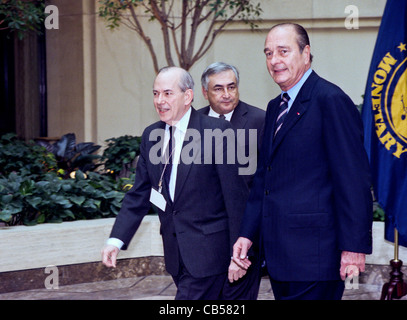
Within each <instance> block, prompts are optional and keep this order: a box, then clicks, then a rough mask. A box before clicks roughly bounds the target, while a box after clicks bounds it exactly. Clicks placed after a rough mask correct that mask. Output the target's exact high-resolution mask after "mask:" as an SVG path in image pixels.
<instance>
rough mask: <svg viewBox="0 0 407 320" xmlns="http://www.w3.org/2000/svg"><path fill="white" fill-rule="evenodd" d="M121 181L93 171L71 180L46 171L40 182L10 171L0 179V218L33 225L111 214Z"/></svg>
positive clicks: (118, 201) (117, 204)
mask: <svg viewBox="0 0 407 320" xmlns="http://www.w3.org/2000/svg"><path fill="white" fill-rule="evenodd" d="M124 183H125V181H121V180H120V181H114V180H113V179H111V178H109V177H107V176H103V175H100V174H98V173H95V172H90V173H89V175H88V177H87V178H86V179H85V175H84V174H83V173H82V172H81V171H77V174H76V175H75V179H62V178H61V177H58V176H57V175H56V174H55V173H47V174H45V175H44V176H43V177H42V179H41V180H40V181H35V180H34V179H33V178H32V177H31V176H23V175H19V174H18V173H15V172H13V173H11V174H10V175H9V176H8V177H5V178H1V179H0V200H1V201H0V220H2V221H4V222H6V223H7V224H8V225H17V224H22V223H23V224H25V225H34V224H38V223H45V222H62V221H72V220H82V219H97V218H107V217H114V216H115V215H117V213H118V212H119V210H120V207H121V201H122V200H123V197H124V194H125V193H124V191H123V184H124Z"/></svg>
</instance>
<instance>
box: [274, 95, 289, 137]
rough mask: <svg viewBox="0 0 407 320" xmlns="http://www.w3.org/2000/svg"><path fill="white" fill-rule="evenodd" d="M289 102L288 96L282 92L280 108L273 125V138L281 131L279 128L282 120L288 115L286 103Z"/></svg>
mask: <svg viewBox="0 0 407 320" xmlns="http://www.w3.org/2000/svg"><path fill="white" fill-rule="evenodd" d="M289 100H290V96H289V95H288V94H287V93H286V92H284V94H283V96H282V97H281V102H280V107H279V111H278V117H277V120H276V124H275V128H276V129H275V131H274V137H275V136H276V134H277V132H278V131H279V130H280V129H281V126H282V125H283V122H284V118H285V117H286V115H287V113H288V101H289Z"/></svg>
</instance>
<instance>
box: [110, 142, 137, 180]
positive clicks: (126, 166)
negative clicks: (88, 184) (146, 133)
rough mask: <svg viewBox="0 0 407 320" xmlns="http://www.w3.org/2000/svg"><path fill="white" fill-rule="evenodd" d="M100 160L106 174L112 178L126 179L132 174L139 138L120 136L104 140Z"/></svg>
mask: <svg viewBox="0 0 407 320" xmlns="http://www.w3.org/2000/svg"><path fill="white" fill-rule="evenodd" d="M106 142H107V148H106V149H105V150H104V152H103V156H102V160H103V162H104V166H105V169H106V172H107V173H108V174H110V175H111V176H112V177H113V178H118V177H128V176H129V175H130V174H132V173H134V171H135V170H134V162H135V159H136V157H137V156H138V155H139V154H140V143H141V137H135V136H129V135H125V136H121V137H118V138H112V139H108V140H106Z"/></svg>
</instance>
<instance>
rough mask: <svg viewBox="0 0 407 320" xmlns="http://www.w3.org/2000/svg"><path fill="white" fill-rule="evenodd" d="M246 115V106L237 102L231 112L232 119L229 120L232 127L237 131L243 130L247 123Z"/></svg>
mask: <svg viewBox="0 0 407 320" xmlns="http://www.w3.org/2000/svg"><path fill="white" fill-rule="evenodd" d="M246 114H247V106H246V105H245V104H244V103H242V102H241V101H239V104H238V105H237V107H236V108H235V110H234V111H233V115H232V119H230V123H231V124H232V126H233V127H234V128H239V129H242V128H245V127H246V122H247V118H246Z"/></svg>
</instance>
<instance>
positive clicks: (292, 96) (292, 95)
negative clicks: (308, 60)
mask: <svg viewBox="0 0 407 320" xmlns="http://www.w3.org/2000/svg"><path fill="white" fill-rule="evenodd" d="M311 72H312V69H311V68H309V69H308V70H307V71H305V73H304V74H303V76H302V77H301V79H300V81H298V82H297V83H296V84H295V86H294V87H292V88H291V89H289V90H288V91H283V92H281V96H282V95H283V93H284V92H287V93H288V95H289V96H290V101H288V110H290V108H291V106H292V104H293V103H294V100H295V98H296V97H297V95H298V93H299V92H300V90H301V87H302V86H303V84H304V83H305V81H307V79H308V77H309V76H310V74H311Z"/></svg>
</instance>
